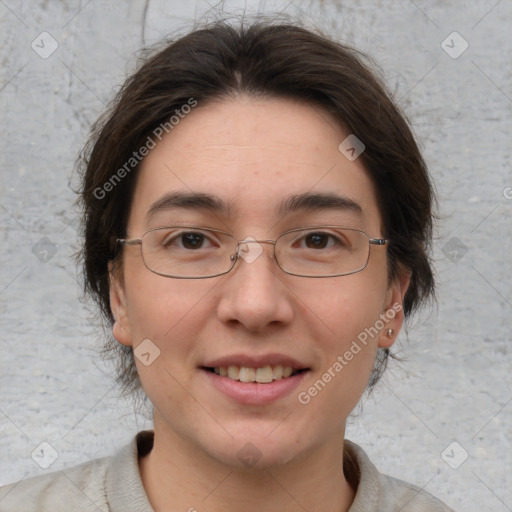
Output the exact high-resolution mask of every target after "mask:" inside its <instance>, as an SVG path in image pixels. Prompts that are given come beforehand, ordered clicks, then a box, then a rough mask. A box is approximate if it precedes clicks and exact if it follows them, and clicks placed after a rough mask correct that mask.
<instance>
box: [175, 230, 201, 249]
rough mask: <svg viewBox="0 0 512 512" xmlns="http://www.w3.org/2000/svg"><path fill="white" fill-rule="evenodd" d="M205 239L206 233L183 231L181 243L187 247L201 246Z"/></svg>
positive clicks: (195, 247)
mask: <svg viewBox="0 0 512 512" xmlns="http://www.w3.org/2000/svg"><path fill="white" fill-rule="evenodd" d="M204 240H205V237H204V235H202V234H200V233H183V234H182V235H181V243H182V245H183V247H185V249H198V248H201V246H202V244H203V242H204Z"/></svg>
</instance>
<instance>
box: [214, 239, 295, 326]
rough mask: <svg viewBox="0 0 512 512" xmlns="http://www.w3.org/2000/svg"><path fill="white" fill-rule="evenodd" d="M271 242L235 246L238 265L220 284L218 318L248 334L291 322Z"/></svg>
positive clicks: (287, 294) (251, 241) (286, 293)
mask: <svg viewBox="0 0 512 512" xmlns="http://www.w3.org/2000/svg"><path fill="white" fill-rule="evenodd" d="M274 244H275V242H273V241H272V240H255V239H254V238H252V237H248V238H246V239H245V240H243V241H242V242H240V243H239V246H238V252H237V255H238V261H237V262H236V265H235V267H234V268H233V269H232V270H231V272H229V273H228V274H227V275H226V276H225V278H224V281H223V283H222V285H221V286H222V289H221V292H220V293H221V298H220V300H219V303H218V317H219V319H220V320H221V321H222V322H223V323H229V324H241V325H243V326H244V327H245V328H246V329H248V330H250V331H261V330H263V329H265V328H266V327H267V326H269V325H271V324H272V325H277V324H283V325H284V324H286V323H289V322H291V320H292V319H293V304H292V298H293V296H292V294H291V292H290V290H289V289H288V287H287V286H286V285H285V284H284V282H283V279H285V274H284V273H283V272H282V271H281V269H280V268H279V267H278V265H277V263H276V261H275V259H274Z"/></svg>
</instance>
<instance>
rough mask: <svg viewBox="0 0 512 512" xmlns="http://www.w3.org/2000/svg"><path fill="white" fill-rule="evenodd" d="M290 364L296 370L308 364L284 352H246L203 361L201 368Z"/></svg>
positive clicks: (259, 366)
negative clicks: (250, 353) (251, 353)
mask: <svg viewBox="0 0 512 512" xmlns="http://www.w3.org/2000/svg"><path fill="white" fill-rule="evenodd" d="M277 365H281V366H291V367H292V368H293V369H296V370H304V369H307V368H308V366H307V365H304V364H302V363H301V362H300V361H297V360H296V359H294V358H293V357H289V356H286V355H284V354H264V355H260V356H255V355H248V354H231V355H228V356H223V357H219V358H217V359H212V360H210V361H207V362H205V363H204V364H202V365H201V366H202V367H203V368H219V367H227V366H244V367H246V368H263V367H264V366H277Z"/></svg>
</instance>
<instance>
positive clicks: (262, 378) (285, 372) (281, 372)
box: [213, 364, 297, 384]
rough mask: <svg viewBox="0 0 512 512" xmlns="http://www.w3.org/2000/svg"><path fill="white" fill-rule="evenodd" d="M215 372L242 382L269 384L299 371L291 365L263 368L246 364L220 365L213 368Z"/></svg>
mask: <svg viewBox="0 0 512 512" xmlns="http://www.w3.org/2000/svg"><path fill="white" fill-rule="evenodd" d="M213 371H214V373H216V374H217V375H221V376H222V377H229V378H230V379H233V380H239V381H240V382H258V383H260V384H267V383H269V382H272V381H273V380H280V379H285V378H287V377H290V376H291V375H292V374H294V373H297V371H296V370H295V371H294V369H293V368H292V367H291V366H282V365H280V364H278V365H275V366H270V365H269V366H264V367H263V368H249V367H246V366H236V365H231V366H228V367H225V366H219V367H216V368H214V369H213Z"/></svg>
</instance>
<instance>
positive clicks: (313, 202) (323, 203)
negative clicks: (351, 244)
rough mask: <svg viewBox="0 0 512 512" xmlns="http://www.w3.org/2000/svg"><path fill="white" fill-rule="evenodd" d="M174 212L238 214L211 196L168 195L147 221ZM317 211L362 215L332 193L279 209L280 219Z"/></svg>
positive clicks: (303, 197) (290, 201)
mask: <svg viewBox="0 0 512 512" xmlns="http://www.w3.org/2000/svg"><path fill="white" fill-rule="evenodd" d="M173 208H183V209H187V210H207V211H211V212H215V213H219V214H222V215H224V216H226V217H229V216H232V215H234V214H235V212H236V211H237V210H238V209H237V208H235V207H234V204H233V203H232V202H226V201H224V200H223V199H222V198H220V197H218V196H216V195H214V194H206V193H202V192H171V193H168V194H165V195H164V196H162V197H161V198H160V199H158V200H157V201H155V202H154V203H153V204H152V205H151V206H150V208H149V210H148V212H147V214H146V219H148V220H149V219H150V218H151V217H152V216H153V215H155V214H156V213H158V212H162V211H167V210H170V209H173ZM320 210H342V211H343V210H344V211H350V212H354V213H357V214H359V215H360V214H361V213H362V211H363V210H362V208H361V206H360V205H359V204H358V203H357V202H355V201H354V200H353V199H350V198H348V197H346V196H340V195H338V194H334V193H325V192H324V193H322V192H316V193H312V192H305V193H303V194H297V195H294V196H290V197H288V198H287V199H285V200H284V201H283V202H282V203H281V205H280V207H279V209H278V213H279V215H280V216H285V215H288V214H290V213H294V212H298V211H308V212H312V211H320Z"/></svg>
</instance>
